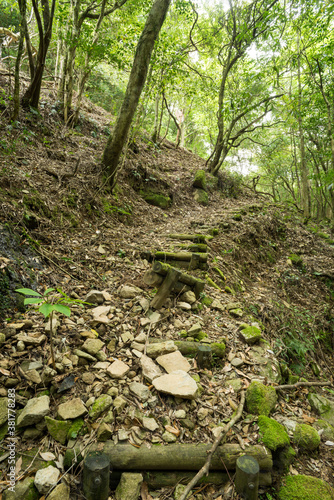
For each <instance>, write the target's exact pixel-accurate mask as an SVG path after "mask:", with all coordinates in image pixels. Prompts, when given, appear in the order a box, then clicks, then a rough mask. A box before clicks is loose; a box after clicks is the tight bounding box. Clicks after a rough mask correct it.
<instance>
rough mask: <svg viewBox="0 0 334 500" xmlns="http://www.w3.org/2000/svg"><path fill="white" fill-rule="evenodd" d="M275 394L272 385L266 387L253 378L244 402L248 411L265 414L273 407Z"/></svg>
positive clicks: (275, 400) (275, 399) (275, 398)
mask: <svg viewBox="0 0 334 500" xmlns="http://www.w3.org/2000/svg"><path fill="white" fill-rule="evenodd" d="M276 402H277V394H276V391H275V389H274V388H273V387H267V386H265V385H263V384H261V382H258V381H256V380H254V381H253V382H252V383H251V384H250V385H249V387H248V388H247V391H246V404H247V409H248V411H249V413H252V414H254V415H266V416H268V415H269V414H270V412H271V411H272V410H273V409H274V408H275V405H276Z"/></svg>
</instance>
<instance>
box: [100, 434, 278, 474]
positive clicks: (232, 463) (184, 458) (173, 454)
mask: <svg viewBox="0 0 334 500" xmlns="http://www.w3.org/2000/svg"><path fill="white" fill-rule="evenodd" d="M211 446H212V445H211V444H169V445H167V446H163V445H157V446H152V447H151V448H147V447H146V446H140V448H135V447H134V446H131V445H129V444H114V442H113V441H107V442H106V443H105V445H104V448H103V452H104V453H105V454H106V455H107V456H108V457H109V459H110V465H111V466H112V468H113V469H121V470H146V471H147V470H164V471H168V470H178V471H183V470H184V471H191V470H194V471H198V470H199V469H200V468H201V467H202V466H203V465H204V463H205V462H206V459H207V453H208V451H209V450H210V448H211ZM242 455H245V451H244V450H243V449H242V448H241V446H240V445H239V444H224V445H222V446H218V448H217V451H216V452H215V453H214V454H213V457H212V461H211V467H210V469H211V470H225V468H226V469H227V470H235V468H236V461H237V459H238V458H239V457H240V456H242ZM247 455H250V456H252V457H254V458H256V460H257V461H258V463H259V466H260V469H261V471H270V470H272V468H273V460H272V455H271V452H270V451H269V450H267V449H266V448H265V447H264V446H260V445H255V446H249V447H248V448H247Z"/></svg>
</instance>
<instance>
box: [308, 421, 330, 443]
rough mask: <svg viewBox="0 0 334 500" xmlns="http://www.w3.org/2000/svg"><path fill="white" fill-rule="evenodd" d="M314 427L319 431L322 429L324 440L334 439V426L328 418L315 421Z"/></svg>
mask: <svg viewBox="0 0 334 500" xmlns="http://www.w3.org/2000/svg"><path fill="white" fill-rule="evenodd" d="M313 427H314V428H315V429H316V430H317V431H321V433H320V434H319V435H320V437H321V439H323V441H334V426H333V425H331V424H329V423H328V422H326V420H322V419H319V420H317V421H316V422H314V424H313Z"/></svg>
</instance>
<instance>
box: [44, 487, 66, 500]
mask: <svg viewBox="0 0 334 500" xmlns="http://www.w3.org/2000/svg"><path fill="white" fill-rule="evenodd" d="M48 500H70V487H69V486H67V484H64V483H60V484H57V486H56V487H55V489H54V490H52V491H51V493H50V495H48Z"/></svg>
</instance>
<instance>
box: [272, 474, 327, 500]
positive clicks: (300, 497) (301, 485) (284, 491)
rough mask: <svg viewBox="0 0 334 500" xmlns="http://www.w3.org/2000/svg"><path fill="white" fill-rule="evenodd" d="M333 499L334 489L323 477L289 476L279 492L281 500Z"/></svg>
mask: <svg viewBox="0 0 334 500" xmlns="http://www.w3.org/2000/svg"><path fill="white" fill-rule="evenodd" d="M315 498H317V499H319V500H333V498H334V490H333V488H331V487H330V486H329V484H327V483H325V481H323V480H322V479H317V478H315V477H312V476H304V475H298V476H288V477H287V478H286V479H285V485H284V486H283V487H282V488H281V489H280V490H279V492H278V499H279V500H314V499H315Z"/></svg>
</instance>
